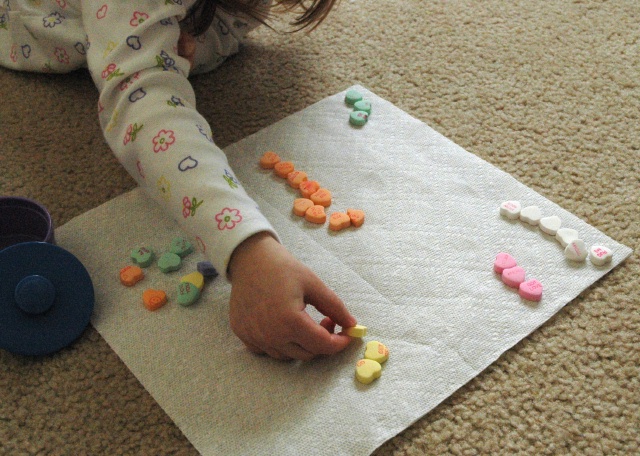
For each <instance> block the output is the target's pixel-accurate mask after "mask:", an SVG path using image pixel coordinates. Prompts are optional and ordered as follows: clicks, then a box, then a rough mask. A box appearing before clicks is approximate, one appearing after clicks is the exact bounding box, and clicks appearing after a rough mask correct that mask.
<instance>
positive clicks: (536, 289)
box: [518, 279, 542, 301]
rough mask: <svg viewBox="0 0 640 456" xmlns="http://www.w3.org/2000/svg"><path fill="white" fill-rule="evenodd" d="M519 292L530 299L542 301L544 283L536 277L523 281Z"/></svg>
mask: <svg viewBox="0 0 640 456" xmlns="http://www.w3.org/2000/svg"><path fill="white" fill-rule="evenodd" d="M518 294H519V295H520V296H521V297H522V298H524V299H527V300H529V301H540V299H541V298H542V284H541V283H540V282H538V281H537V280H536V279H530V280H527V281H526V282H522V283H521V284H520V285H519V286H518Z"/></svg>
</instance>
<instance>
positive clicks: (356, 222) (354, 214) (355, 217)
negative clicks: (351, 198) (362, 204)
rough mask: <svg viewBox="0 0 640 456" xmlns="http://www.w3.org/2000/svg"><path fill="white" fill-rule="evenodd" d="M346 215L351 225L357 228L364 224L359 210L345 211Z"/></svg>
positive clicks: (362, 212) (362, 213)
mask: <svg viewBox="0 0 640 456" xmlns="http://www.w3.org/2000/svg"><path fill="white" fill-rule="evenodd" d="M347 215H348V216H349V219H350V220H351V224H352V225H353V226H355V227H356V228H359V227H361V226H362V224H363V223H364V211H363V210H361V209H347Z"/></svg>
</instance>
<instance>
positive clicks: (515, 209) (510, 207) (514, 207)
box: [500, 201, 522, 220]
mask: <svg viewBox="0 0 640 456" xmlns="http://www.w3.org/2000/svg"><path fill="white" fill-rule="evenodd" d="M521 209H522V206H521V205H520V202H519V201H505V202H504V203H502V204H501V205H500V215H502V216H504V217H507V218H508V219H511V220H516V219H517V218H518V217H520V210H521Z"/></svg>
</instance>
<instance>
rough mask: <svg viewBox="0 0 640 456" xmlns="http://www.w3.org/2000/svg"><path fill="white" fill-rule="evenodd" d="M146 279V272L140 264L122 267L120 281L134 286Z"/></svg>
mask: <svg viewBox="0 0 640 456" xmlns="http://www.w3.org/2000/svg"><path fill="white" fill-rule="evenodd" d="M142 279H144V272H142V269H140V268H139V267H138V266H127V267H124V268H122V269H120V283H122V285H124V286H126V287H132V286H134V285H135V284H136V283H138V282H140V281H141V280H142Z"/></svg>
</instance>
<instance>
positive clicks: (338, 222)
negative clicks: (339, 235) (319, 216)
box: [329, 212, 351, 231]
mask: <svg viewBox="0 0 640 456" xmlns="http://www.w3.org/2000/svg"><path fill="white" fill-rule="evenodd" d="M349 226H351V219H350V218H349V216H348V215H347V214H345V213H344V212H334V213H333V214H331V217H329V229H330V230H332V231H340V230H342V229H344V228H348V227H349Z"/></svg>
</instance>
